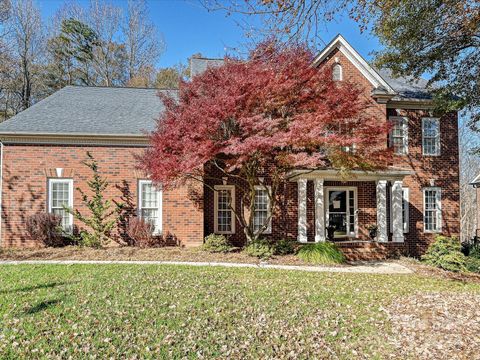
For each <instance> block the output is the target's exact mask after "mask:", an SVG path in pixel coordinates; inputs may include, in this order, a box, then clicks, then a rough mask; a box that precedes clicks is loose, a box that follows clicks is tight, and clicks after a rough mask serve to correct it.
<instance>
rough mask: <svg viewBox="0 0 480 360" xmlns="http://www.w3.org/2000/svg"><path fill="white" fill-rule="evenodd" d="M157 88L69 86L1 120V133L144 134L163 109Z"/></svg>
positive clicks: (172, 91) (173, 93)
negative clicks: (5, 119)
mask: <svg viewBox="0 0 480 360" xmlns="http://www.w3.org/2000/svg"><path fill="white" fill-rule="evenodd" d="M158 91H163V92H167V93H171V94H172V96H176V94H177V91H176V90H157V89H138V88H109V87H83V86H67V87H65V88H63V89H61V90H59V91H57V92H56V93H54V94H53V95H51V96H49V97H47V98H46V99H44V100H42V101H39V102H38V103H36V104H35V105H33V106H32V107H30V108H28V109H26V110H25V111H22V112H21V113H19V114H17V115H16V116H14V117H12V118H10V119H8V120H7V121H4V122H3V123H0V134H11V133H17V134H22V133H28V134H54V135H55V134H62V135H65V134H71V135H79V134H98V135H142V134H144V133H145V131H152V130H153V129H154V128H155V125H156V119H158V117H159V115H160V113H161V112H162V111H163V110H164V106H163V104H162V102H161V100H160V99H159V98H158V96H157V93H158Z"/></svg>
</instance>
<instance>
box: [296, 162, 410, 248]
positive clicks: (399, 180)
mask: <svg viewBox="0 0 480 360" xmlns="http://www.w3.org/2000/svg"><path fill="white" fill-rule="evenodd" d="M408 175H411V172H410V171H407V170H400V169H389V170H386V171H382V172H376V173H365V172H359V171H356V172H355V171H354V172H352V173H351V174H350V175H349V178H346V179H344V178H341V177H340V176H339V174H338V172H337V171H334V170H315V171H305V172H298V173H297V174H296V175H295V177H294V181H296V182H297V189H298V196H297V197H298V223H297V227H298V230H297V240H298V241H299V242H301V243H306V242H321V241H327V240H332V241H335V242H339V243H340V242H342V243H343V245H342V247H349V246H350V244H355V246H353V245H352V247H359V245H358V244H359V243H363V244H364V243H365V242H371V241H374V242H378V243H388V242H391V243H397V244H401V243H404V241H405V235H404V231H405V226H406V225H405V224H408V201H407V202H405V201H404V199H405V191H404V189H403V181H404V178H405V177H406V176H408ZM407 195H408V194H407ZM405 204H406V205H405ZM372 226H376V227H377V231H376V236H375V237H374V238H373V239H372V238H371V237H370V234H369V228H370V227H372ZM329 232H330V234H329ZM329 235H330V238H329ZM339 245H340V244H339ZM362 246H363V245H362Z"/></svg>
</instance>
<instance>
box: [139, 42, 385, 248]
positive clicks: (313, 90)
mask: <svg viewBox="0 0 480 360" xmlns="http://www.w3.org/2000/svg"><path fill="white" fill-rule="evenodd" d="M312 60H313V53H312V51H310V50H309V49H308V48H307V47H305V46H301V45H295V46H290V47H277V46H276V45H275V44H274V43H273V42H268V43H263V44H261V45H259V46H258V47H257V48H256V49H255V50H254V51H252V52H251V53H250V55H249V57H248V59H247V60H240V59H236V58H231V57H227V58H225V61H224V64H223V65H222V66H218V67H212V68H209V69H207V70H206V71H205V72H204V73H202V74H200V75H198V76H195V77H194V78H193V79H192V80H191V81H190V82H183V83H181V85H180V89H179V93H178V97H172V96H168V95H161V98H162V101H163V102H164V104H165V111H164V113H163V114H162V115H161V117H160V119H159V121H158V125H157V129H156V130H155V131H154V132H153V134H152V135H151V138H150V139H151V147H150V148H149V149H148V150H146V152H145V154H144V156H143V158H142V165H143V167H144V168H145V169H146V170H147V171H148V173H149V174H150V175H151V178H152V179H153V180H154V181H156V182H159V183H162V184H163V185H164V186H176V185H177V184H179V183H181V182H183V181H185V180H187V179H195V180H198V181H202V182H204V183H205V184H207V186H208V187H210V188H211V189H212V190H214V189H213V186H211V184H212V182H215V181H217V183H221V182H222V180H224V179H225V178H227V179H228V181H232V182H234V183H235V184H236V185H237V186H238V185H239V184H241V185H242V187H243V189H244V191H243V196H242V199H241V206H240V208H241V209H242V210H240V211H237V210H236V209H232V210H233V211H234V214H235V216H236V218H237V220H238V222H239V223H240V225H241V226H242V228H243V231H244V233H245V235H246V237H247V239H248V240H249V241H253V240H256V239H258V237H259V236H261V234H262V233H263V232H264V231H265V230H266V229H267V226H268V225H267V224H269V221H270V217H271V216H273V215H274V210H275V201H276V199H277V189H278V186H279V184H281V183H282V182H284V181H288V179H289V177H291V176H292V170H293V169H304V170H305V171H309V170H311V169H318V168H327V167H328V168H335V169H338V170H339V172H343V173H348V171H349V170H352V169H363V170H365V171H370V170H374V169H378V168H380V167H383V166H384V165H385V164H386V160H387V159H388V154H389V152H388V151H387V150H386V133H387V131H388V127H387V124H386V122H383V123H380V122H379V120H378V118H376V117H374V116H373V115H369V111H368V107H369V106H371V104H370V103H369V100H368V98H367V97H366V96H364V95H363V94H364V91H363V89H362V88H360V87H358V86H357V85H355V84H352V83H350V82H348V81H333V80H332V74H331V70H330V69H328V68H320V69H319V68H314V67H312V66H311V64H312ZM214 174H218V175H214ZM212 177H215V179H212ZM267 184H268V186H267ZM259 185H260V186H262V185H263V187H264V188H265V190H266V191H267V194H268V197H269V199H270V201H269V206H270V211H269V218H268V219H266V221H265V224H264V226H263V227H262V228H260V229H257V230H254V226H253V214H254V210H255V202H254V201H253V199H254V198H255V189H256V188H258V186H259ZM214 191H215V190H214Z"/></svg>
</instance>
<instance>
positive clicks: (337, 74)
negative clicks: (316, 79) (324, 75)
mask: <svg viewBox="0 0 480 360" xmlns="http://www.w3.org/2000/svg"><path fill="white" fill-rule="evenodd" d="M332 77H333V80H334V81H342V80H343V69H342V65H340V64H335V65H333V68H332Z"/></svg>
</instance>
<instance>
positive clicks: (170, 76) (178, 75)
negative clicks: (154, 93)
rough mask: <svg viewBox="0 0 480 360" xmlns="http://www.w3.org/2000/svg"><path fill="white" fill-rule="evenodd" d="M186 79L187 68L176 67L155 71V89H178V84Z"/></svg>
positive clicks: (180, 65)
mask: <svg viewBox="0 0 480 360" xmlns="http://www.w3.org/2000/svg"><path fill="white" fill-rule="evenodd" d="M187 78H188V68H187V67H186V66H183V65H182V64H179V65H177V66H173V67H168V68H162V69H159V70H158V71H157V74H156V78H155V87H156V88H158V89H178V87H179V86H180V82H181V81H182V80H185V79H187Z"/></svg>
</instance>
